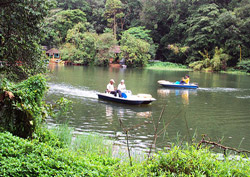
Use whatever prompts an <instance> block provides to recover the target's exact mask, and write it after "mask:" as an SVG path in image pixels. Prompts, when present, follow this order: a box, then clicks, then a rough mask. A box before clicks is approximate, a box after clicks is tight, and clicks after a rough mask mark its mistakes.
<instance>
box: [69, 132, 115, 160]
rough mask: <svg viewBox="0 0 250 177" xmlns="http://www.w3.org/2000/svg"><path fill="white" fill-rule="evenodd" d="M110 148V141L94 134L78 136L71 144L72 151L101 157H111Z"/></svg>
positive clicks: (111, 144)
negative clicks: (104, 155) (100, 155)
mask: <svg viewBox="0 0 250 177" xmlns="http://www.w3.org/2000/svg"><path fill="white" fill-rule="evenodd" d="M112 146H113V143H112V141H110V140H108V139H107V138H105V137H103V136H101V135H99V134H94V133H91V134H86V135H84V134H83V135H78V136H77V137H76V139H75V140H74V142H73V144H72V148H73V149H74V150H81V151H83V152H91V153H97V154H102V155H103V154H106V155H107V156H108V157H112Z"/></svg>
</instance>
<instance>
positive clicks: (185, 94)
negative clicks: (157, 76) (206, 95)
mask: <svg viewBox="0 0 250 177" xmlns="http://www.w3.org/2000/svg"><path fill="white" fill-rule="evenodd" d="M171 93H173V94H175V96H179V95H180V96H181V98H182V102H183V104H185V105H188V104H189V94H196V93H197V90H196V89H165V88H164V89H158V90H157V94H158V95H159V96H160V97H168V96H170V94H171Z"/></svg>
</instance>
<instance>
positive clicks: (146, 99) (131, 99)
mask: <svg viewBox="0 0 250 177" xmlns="http://www.w3.org/2000/svg"><path fill="white" fill-rule="evenodd" d="M97 95H98V98H99V99H102V100H106V101H113V102H117V103H124V104H130V105H140V104H149V103H151V102H153V101H155V100H156V99H154V98H152V96H151V95H149V94H138V95H130V96H128V97H127V98H122V97H116V96H114V95H113V94H109V93H98V94H97Z"/></svg>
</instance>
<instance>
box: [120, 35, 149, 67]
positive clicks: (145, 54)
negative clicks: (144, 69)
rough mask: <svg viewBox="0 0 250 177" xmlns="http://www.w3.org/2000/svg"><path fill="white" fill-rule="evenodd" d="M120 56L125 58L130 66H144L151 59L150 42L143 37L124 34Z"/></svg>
mask: <svg viewBox="0 0 250 177" xmlns="http://www.w3.org/2000/svg"><path fill="white" fill-rule="evenodd" d="M120 43H121V53H120V58H124V59H125V61H126V64H127V65H128V66H133V67H137V66H144V65H145V64H147V62H148V60H149V59H150V54H149V49H150V44H149V43H148V42H146V41H144V40H142V39H137V38H136V37H134V36H133V35H131V34H129V33H125V34H123V35H122V38H121V40H120Z"/></svg>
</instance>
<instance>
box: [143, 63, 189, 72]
mask: <svg viewBox="0 0 250 177" xmlns="http://www.w3.org/2000/svg"><path fill="white" fill-rule="evenodd" d="M146 69H155V70H174V71H191V69H189V68H188V67H187V66H185V65H182V64H176V63H171V62H161V61H157V62H150V63H149V64H147V65H146Z"/></svg>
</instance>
